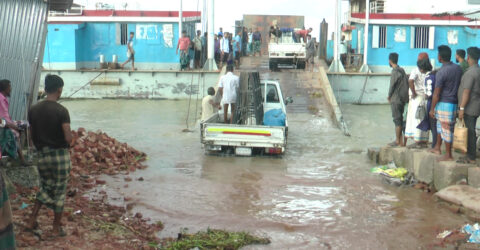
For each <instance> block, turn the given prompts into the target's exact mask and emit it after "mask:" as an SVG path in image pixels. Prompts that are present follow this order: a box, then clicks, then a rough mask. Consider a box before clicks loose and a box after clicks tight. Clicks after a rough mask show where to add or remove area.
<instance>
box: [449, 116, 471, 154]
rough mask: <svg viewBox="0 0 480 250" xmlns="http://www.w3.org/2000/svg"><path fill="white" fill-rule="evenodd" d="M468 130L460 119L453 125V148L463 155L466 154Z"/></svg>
mask: <svg viewBox="0 0 480 250" xmlns="http://www.w3.org/2000/svg"><path fill="white" fill-rule="evenodd" d="M467 143H468V129H467V128H466V127H465V121H464V120H463V119H462V120H460V121H459V122H457V123H456V124H455V131H454V132H453V148H454V149H457V150H460V151H461V152H463V153H466V152H467V145H468V144H467Z"/></svg>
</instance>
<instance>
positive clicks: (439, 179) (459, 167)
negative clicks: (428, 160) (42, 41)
mask: <svg viewBox="0 0 480 250" xmlns="http://www.w3.org/2000/svg"><path fill="white" fill-rule="evenodd" d="M468 168H469V165H466V164H458V163H456V162H454V161H451V162H437V163H436V164H435V171H434V172H433V173H434V184H435V188H436V189H437V190H442V189H444V188H446V187H448V186H451V185H455V184H456V183H457V182H458V181H460V180H461V179H467V178H468Z"/></svg>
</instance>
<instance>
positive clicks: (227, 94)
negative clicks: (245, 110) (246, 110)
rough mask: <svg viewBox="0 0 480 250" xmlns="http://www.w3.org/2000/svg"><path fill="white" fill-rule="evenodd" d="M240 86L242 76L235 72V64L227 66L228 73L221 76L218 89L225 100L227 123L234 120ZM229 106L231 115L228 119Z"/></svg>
mask: <svg viewBox="0 0 480 250" xmlns="http://www.w3.org/2000/svg"><path fill="white" fill-rule="evenodd" d="M239 86H240V78H239V77H238V76H236V75H234V74H233V65H228V66H227V74H225V75H224V76H222V78H220V83H219V84H218V91H219V92H220V95H221V96H222V102H223V118H224V121H225V123H227V124H228V123H232V122H233V115H234V114H235V103H236V102H237V89H238V87H239ZM228 106H230V111H231V116H230V120H228Z"/></svg>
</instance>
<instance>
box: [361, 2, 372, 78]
mask: <svg viewBox="0 0 480 250" xmlns="http://www.w3.org/2000/svg"><path fill="white" fill-rule="evenodd" d="M369 22H370V0H365V30H364V31H363V34H364V37H363V39H364V40H363V65H362V67H361V68H360V72H364V73H368V72H370V68H369V67H368V33H369V31H368V29H369V27H368V26H369V25H368V24H369Z"/></svg>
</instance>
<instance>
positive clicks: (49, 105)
mask: <svg viewBox="0 0 480 250" xmlns="http://www.w3.org/2000/svg"><path fill="white" fill-rule="evenodd" d="M62 90H63V80H62V78H60V77H59V76H56V75H47V76H46V77H45V92H47V99H46V100H44V101H41V102H39V103H37V104H36V105H35V106H33V107H32V108H31V109H30V112H29V114H28V120H29V122H30V125H31V127H30V128H31V132H32V133H31V135H32V141H33V144H34V145H35V148H36V149H37V151H38V173H39V175H40V191H39V192H38V194H37V196H36V199H37V200H36V201H35V206H34V208H33V212H32V215H31V217H30V219H29V221H28V223H27V228H28V229H35V228H37V227H38V223H37V216H38V212H39V211H40V208H41V207H42V205H45V206H47V207H48V208H50V209H52V210H53V212H54V219H53V235H54V236H60V237H61V236H65V235H66V233H65V231H64V230H63V229H62V226H61V220H62V213H63V206H64V202H65V194H66V191H67V183H68V180H69V179H70V169H71V165H70V153H69V151H68V148H69V147H70V144H71V142H72V134H71V130H70V115H69V113H68V110H67V109H66V108H65V107H63V106H62V105H60V104H59V103H58V102H57V101H58V99H60V96H61V95H62Z"/></svg>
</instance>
